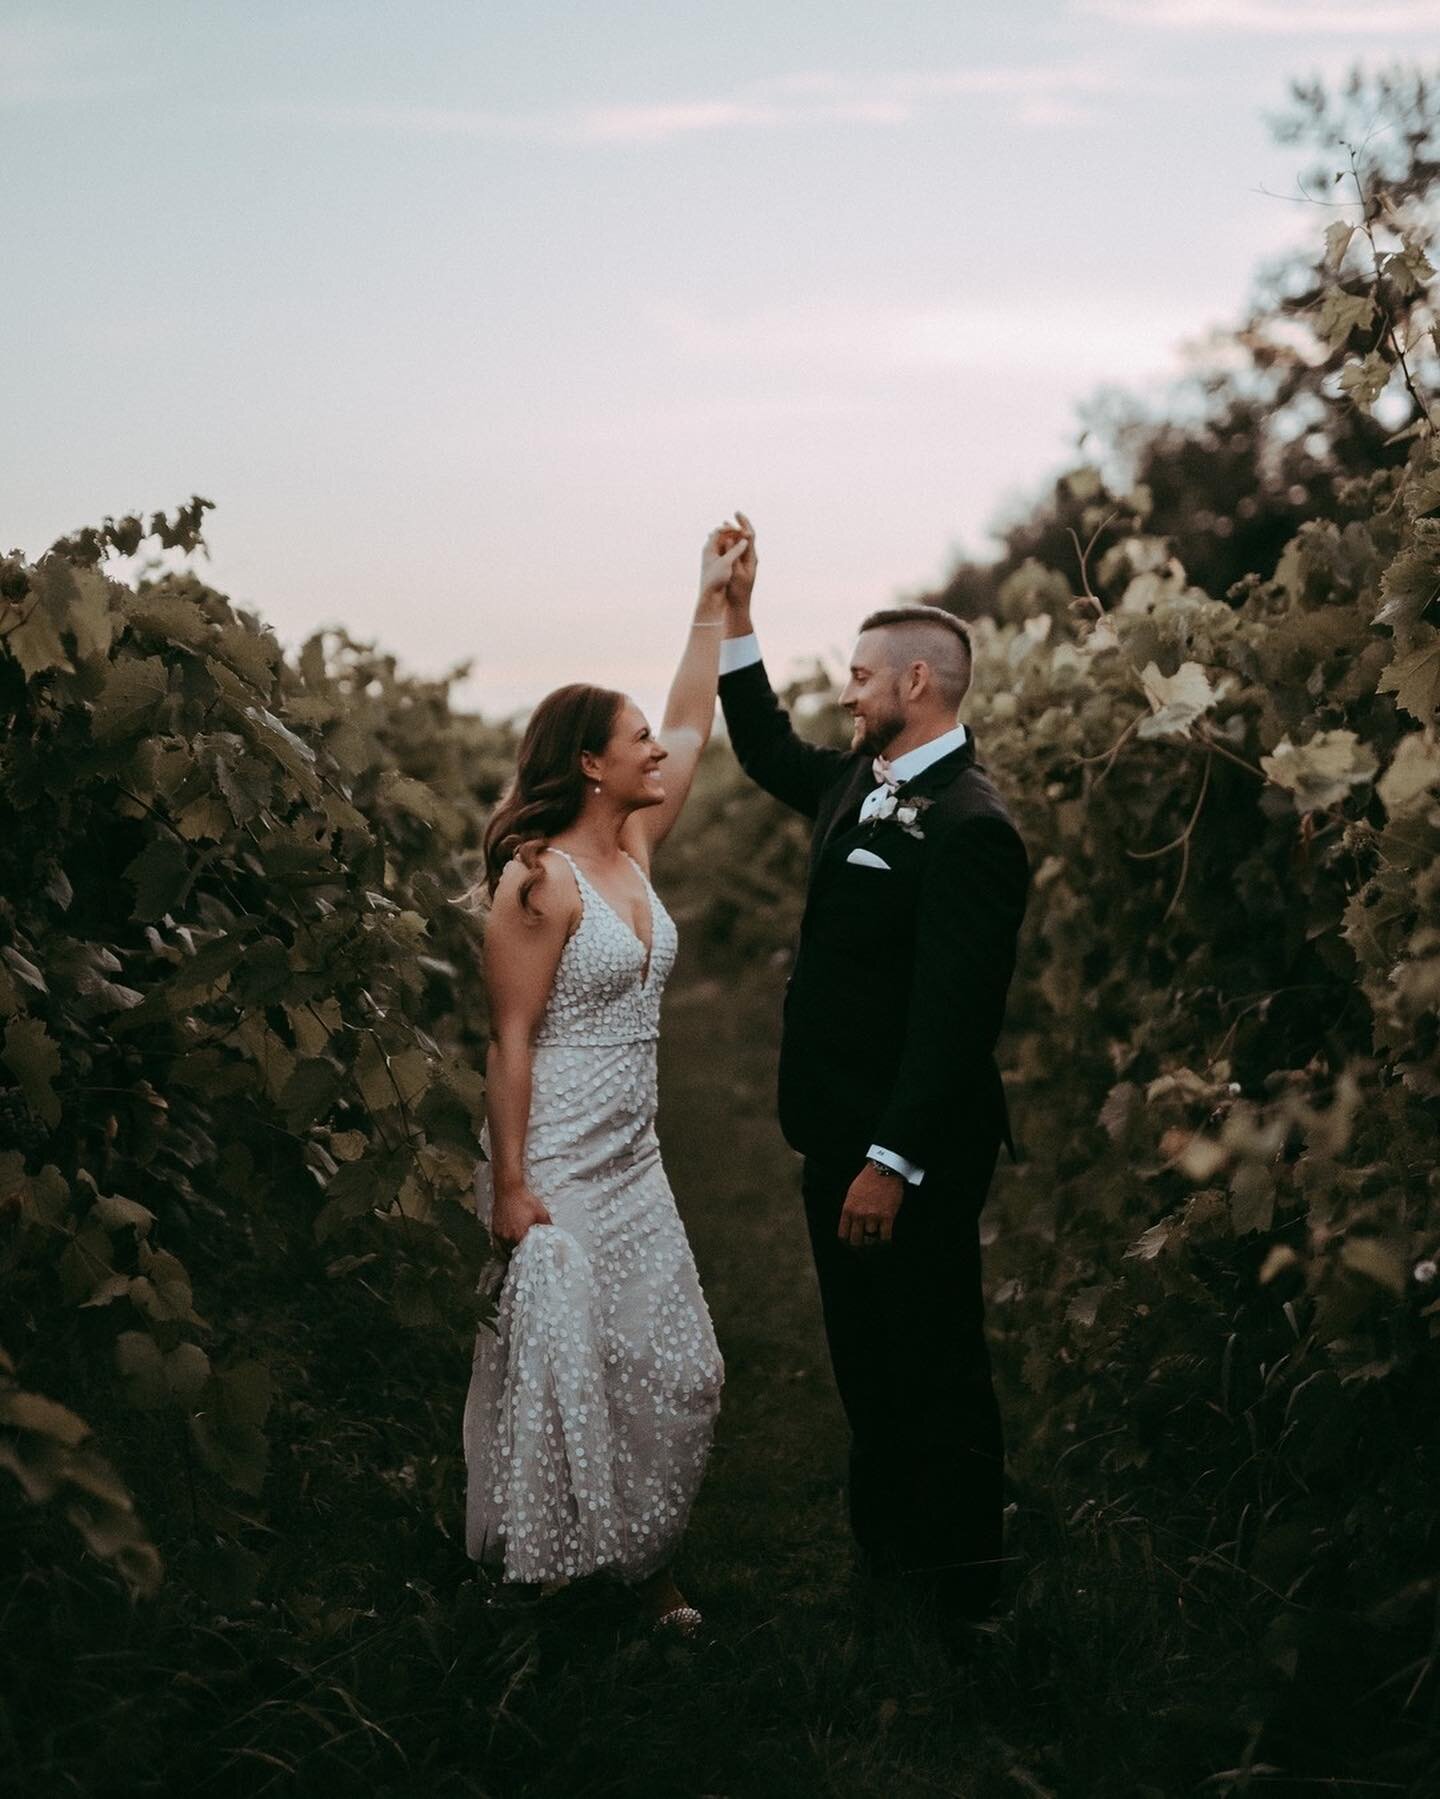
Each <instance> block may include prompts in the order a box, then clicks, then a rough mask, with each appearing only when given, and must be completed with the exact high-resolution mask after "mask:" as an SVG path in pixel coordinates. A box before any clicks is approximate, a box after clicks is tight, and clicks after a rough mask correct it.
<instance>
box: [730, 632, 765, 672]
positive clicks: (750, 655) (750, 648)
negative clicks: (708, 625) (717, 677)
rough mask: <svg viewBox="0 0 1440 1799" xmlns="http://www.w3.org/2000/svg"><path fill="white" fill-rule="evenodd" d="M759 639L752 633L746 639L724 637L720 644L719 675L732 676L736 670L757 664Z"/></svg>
mask: <svg viewBox="0 0 1440 1799" xmlns="http://www.w3.org/2000/svg"><path fill="white" fill-rule="evenodd" d="M761 659H762V658H761V655H760V639H759V638H758V637H757V636H756V635H755V633H754V632H753V631H752V632H751V633H750V635H749V636H748V637H726V638H724V639H723V640H722V642H721V644H720V673H721V674H722V675H733V674H734V673H735V671H736V669H739V668H749V666H750V664H751V663H752V662H759V661H760V660H761Z"/></svg>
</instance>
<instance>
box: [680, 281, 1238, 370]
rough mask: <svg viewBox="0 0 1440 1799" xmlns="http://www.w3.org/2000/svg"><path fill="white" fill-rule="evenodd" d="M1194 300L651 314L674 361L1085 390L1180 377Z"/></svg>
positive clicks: (1196, 314) (1197, 326)
mask: <svg viewBox="0 0 1440 1799" xmlns="http://www.w3.org/2000/svg"><path fill="white" fill-rule="evenodd" d="M1214 311H1215V309H1214V307H1213V305H1207V304H1206V302H1205V301H1204V300H1203V299H1200V298H1198V297H1194V298H1189V299H1184V300H1179V301H1177V300H1173V299H1170V298H1168V297H1164V296H1156V297H1153V298H1145V297H1136V298H1134V299H1132V300H1130V301H1127V302H1121V301H1117V299H1116V298H1115V296H1114V295H1113V294H1108V293H1107V294H1100V293H1096V294H1094V295H1091V296H1088V297H1087V296H1085V295H1081V294H1070V295H1067V296H1066V299H1065V302H1064V304H1063V305H1062V306H1055V305H1053V304H1050V303H1048V302H1046V301H1044V300H1020V301H1016V302H1014V303H999V302H989V301H986V302H975V301H960V302H952V303H941V304H935V305H928V306H925V305H921V306H895V305H883V304H881V305H871V306H864V305H854V304H851V303H849V302H844V301H825V300H817V301H810V302H802V303H800V304H798V305H795V306H787V307H773V308H767V309H764V310H761V311H757V312H750V313H743V314H735V313H723V314H701V313H697V312H695V311H692V310H687V309H684V308H679V307H663V306H660V307H656V308H654V310H653V314H652V316H653V319H654V323H655V327H656V329H657V331H658V332H659V333H660V334H661V335H663V336H664V337H665V338H666V339H668V341H669V342H670V343H671V344H672V345H673V347H674V348H675V349H677V350H679V351H680V352H681V353H682V354H687V355H690V356H694V357H697V358H705V359H714V360H716V361H721V362H725V363H728V364H729V365H731V366H732V367H733V368H734V369H736V370H745V371H747V372H749V373H750V374H752V375H753V374H755V373H757V372H764V371H769V372H775V373H781V374H784V375H786V376H795V377H797V378H801V377H806V376H813V375H816V374H824V375H825V376H826V377H827V378H833V377H834V376H835V375H836V374H837V373H838V374H840V375H841V376H843V377H845V378H854V379H859V380H864V379H866V378H879V379H881V380H896V379H903V378H905V377H906V376H910V375H922V376H935V375H941V376H943V375H951V376H954V377H956V378H957V379H965V378H967V377H970V376H974V375H983V376H985V377H987V378H989V377H993V376H1004V375H1007V374H1009V375H1017V376H1018V375H1041V374H1049V375H1053V376H1055V377H1059V378H1062V379H1064V380H1066V381H1070V382H1074V381H1076V380H1078V381H1080V382H1082V383H1093V382H1097V381H1106V380H1112V379H1120V378H1122V377H1124V378H1126V379H1129V378H1131V377H1133V376H1134V375H1135V374H1136V373H1137V372H1138V373H1146V372H1153V373H1155V374H1163V373H1166V372H1169V373H1175V372H1178V371H1179V369H1180V368H1181V366H1182V363H1183V361H1184V351H1185V346H1186V345H1187V344H1188V343H1190V342H1193V341H1194V340H1195V339H1197V338H1199V337H1201V336H1203V335H1204V333H1206V332H1207V331H1208V330H1209V329H1210V328H1211V327H1212V326H1213V324H1214Z"/></svg>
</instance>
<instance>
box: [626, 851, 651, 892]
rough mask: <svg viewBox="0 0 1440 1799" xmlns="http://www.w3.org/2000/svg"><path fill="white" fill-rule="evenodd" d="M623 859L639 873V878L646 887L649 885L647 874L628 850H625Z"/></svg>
mask: <svg viewBox="0 0 1440 1799" xmlns="http://www.w3.org/2000/svg"><path fill="white" fill-rule="evenodd" d="M625 860H626V861H627V862H628V863H629V864H630V866H631V867H632V868H633V869H634V870H635V872H636V874H637V875H639V877H640V879H641V880H642V881H643V882H644V883H645V885H646V886H647V887H648V886H649V885H650V877H649V875H648V874H647V873H646V872H645V869H644V867H643V865H642V864H641V863H639V862H637V861H636V860H635V858H634V857H633V856H632V855H631V854H630V852H629V850H626V851H625Z"/></svg>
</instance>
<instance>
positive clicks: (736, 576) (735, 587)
mask: <svg viewBox="0 0 1440 1799" xmlns="http://www.w3.org/2000/svg"><path fill="white" fill-rule="evenodd" d="M735 520H736V523H737V524H738V525H739V527H740V530H741V532H742V534H743V536H744V540H745V548H744V549H743V550H742V551H741V553H740V556H739V558H738V560H737V561H736V563H735V566H734V568H732V569H731V571H730V581H729V585H728V586H727V587H726V589H725V599H726V603H727V604H728V605H730V606H733V607H734V608H735V609H736V610H737V611H748V609H749V606H750V596H751V594H752V593H754V591H755V571H756V569H757V568H758V567H759V563H758V562H757V561H756V558H755V527H754V525H752V524H751V523H750V521H749V519H748V518H746V516H745V514H744V513H743V512H737V513H736V514H735Z"/></svg>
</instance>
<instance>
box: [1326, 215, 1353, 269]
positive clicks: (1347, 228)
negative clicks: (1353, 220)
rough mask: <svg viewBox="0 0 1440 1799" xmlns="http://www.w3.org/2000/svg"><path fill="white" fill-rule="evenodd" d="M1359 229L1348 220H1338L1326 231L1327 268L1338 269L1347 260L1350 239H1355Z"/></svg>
mask: <svg viewBox="0 0 1440 1799" xmlns="http://www.w3.org/2000/svg"><path fill="white" fill-rule="evenodd" d="M1356 229H1357V227H1356V226H1354V225H1352V224H1350V223H1349V222H1348V220H1346V219H1336V221H1335V223H1334V224H1333V225H1329V226H1327V227H1326V230H1325V264H1326V267H1327V268H1332V269H1338V268H1339V267H1340V264H1341V263H1342V262H1344V260H1345V252H1346V251H1347V250H1348V249H1349V248H1350V239H1351V238H1352V237H1354V235H1355V232H1356Z"/></svg>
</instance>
